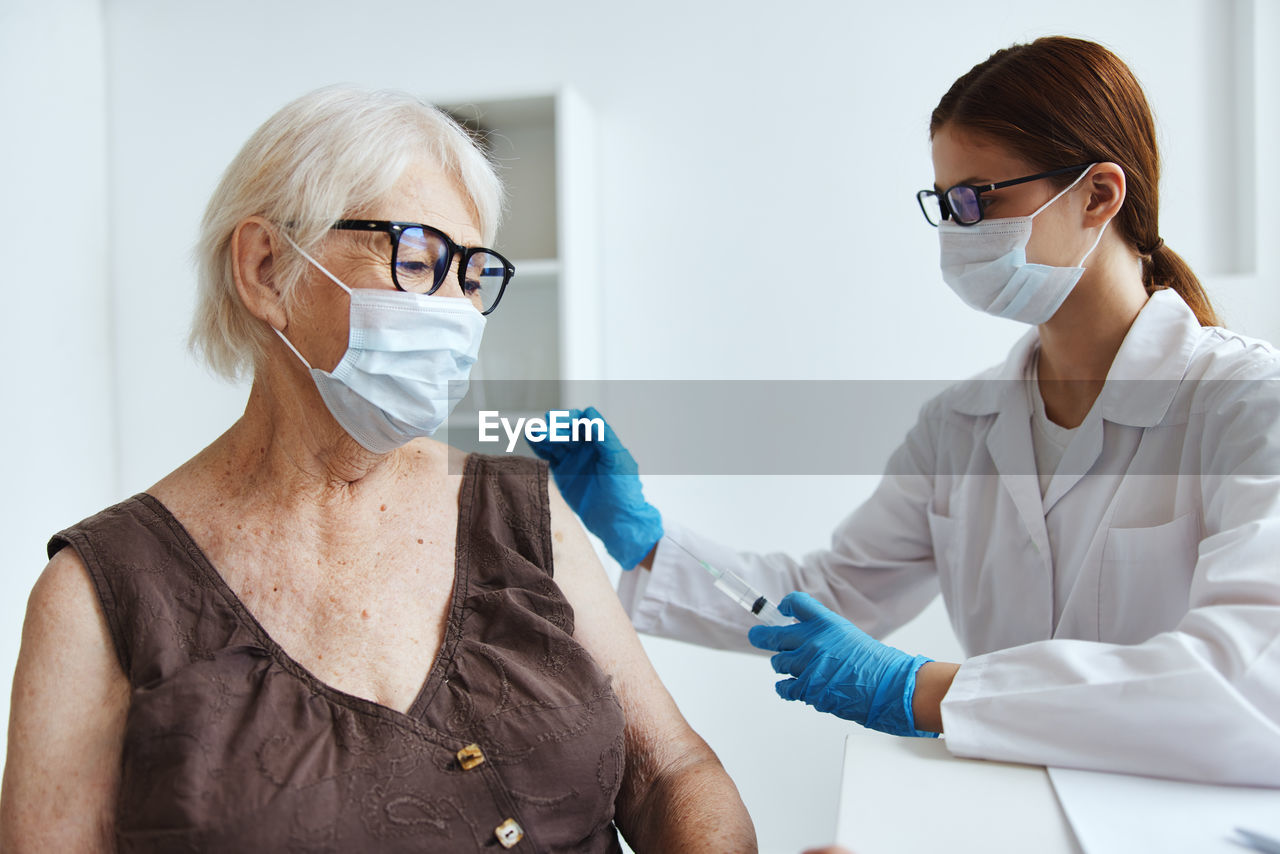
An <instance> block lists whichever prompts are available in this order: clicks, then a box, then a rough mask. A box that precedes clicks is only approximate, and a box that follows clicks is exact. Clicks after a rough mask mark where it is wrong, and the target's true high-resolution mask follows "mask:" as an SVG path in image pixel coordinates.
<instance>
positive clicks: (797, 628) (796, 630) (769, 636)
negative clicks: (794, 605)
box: [747, 623, 811, 652]
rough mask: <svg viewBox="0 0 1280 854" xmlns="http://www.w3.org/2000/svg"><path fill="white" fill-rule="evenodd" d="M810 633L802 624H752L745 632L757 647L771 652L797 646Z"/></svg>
mask: <svg viewBox="0 0 1280 854" xmlns="http://www.w3.org/2000/svg"><path fill="white" fill-rule="evenodd" d="M810 635H811V632H809V631H806V630H805V627H804V626H803V624H800V623H796V624H793V625H790V626H752V627H751V629H750V631H748V632H747V640H749V641H750V642H751V645H752V646H754V647H756V648H757V649H767V650H771V651H772V652H785V651H787V650H793V649H796V648H797V647H799V646H800V645H801V644H803V643H804V642H805V640H807V639H808V638H809V636H810Z"/></svg>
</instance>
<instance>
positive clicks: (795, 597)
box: [778, 590, 836, 622]
mask: <svg viewBox="0 0 1280 854" xmlns="http://www.w3.org/2000/svg"><path fill="white" fill-rule="evenodd" d="M778 610H779V611H781V612H782V613H784V614H786V615H787V616H788V617H795V618H796V619H797V620H800V621H801V622H804V621H807V620H820V619H825V618H828V617H836V614H835V613H833V612H832V611H831V610H829V609H828V608H827V607H826V606H825V605H823V604H822V603H821V602H819V601H818V600H817V599H814V598H813V597H812V596H810V595H809V594H808V593H804V592H802V591H798V590H797V591H795V592H792V593H788V594H787V595H786V596H783V597H782V601H781V602H779V603H778Z"/></svg>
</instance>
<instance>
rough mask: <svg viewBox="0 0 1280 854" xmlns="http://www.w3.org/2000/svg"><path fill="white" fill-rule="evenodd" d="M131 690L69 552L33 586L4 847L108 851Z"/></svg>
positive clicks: (15, 708) (14, 716) (4, 804)
mask: <svg viewBox="0 0 1280 854" xmlns="http://www.w3.org/2000/svg"><path fill="white" fill-rule="evenodd" d="M128 702H129V685H128V680H127V679H126V678H125V675H124V672H123V671H122V670H121V667H120V663H119V661H118V659H117V657H116V654H115V648H114V646H113V644H112V641H111V637H110V632H109V630H108V628H107V622H106V619H105V617H104V615H103V613H102V609H101V607H100V605H99V604H98V597H97V594H96V593H95V592H94V589H93V584H92V582H91V581H90V579H89V574H88V572H87V570H86V569H85V566H84V564H83V562H82V561H81V560H80V557H79V556H78V555H77V554H76V552H75V550H74V549H72V548H64V549H63V550H62V551H60V552H58V553H57V554H56V555H54V557H53V559H52V560H50V561H49V564H48V565H47V566H46V567H45V569H44V571H43V572H42V573H41V574H40V577H39V579H37V581H36V584H35V586H34V587H33V588H32V591H31V596H30V598H29V599H28V602H27V614H26V619H25V621H24V622H23V626H22V647H21V650H20V651H19V654H18V663H17V667H16V669H15V671H14V679H13V704H12V707H11V709H10V719H9V747H8V758H7V762H6V764H5V771H4V783H3V786H4V790H3V797H0V848H3V849H4V850H5V851H27V850H84V851H95V850H100V849H104V850H105V849H108V848H109V842H110V836H109V828H110V824H111V820H110V816H111V815H112V810H113V808H114V803H115V792H116V787H117V783H118V777H119V770H118V768H119V758H120V747H121V740H122V738H123V727H124V717H125V714H126V712H127V709H128Z"/></svg>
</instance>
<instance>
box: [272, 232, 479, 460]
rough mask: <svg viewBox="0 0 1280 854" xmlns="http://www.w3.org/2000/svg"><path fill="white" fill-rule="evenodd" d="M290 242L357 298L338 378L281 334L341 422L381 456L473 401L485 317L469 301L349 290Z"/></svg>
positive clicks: (433, 428)
mask: <svg viewBox="0 0 1280 854" xmlns="http://www.w3.org/2000/svg"><path fill="white" fill-rule="evenodd" d="M286 239H288V238H287V237H286ZM289 242H290V243H292V244H293V247H294V248H295V249H297V250H298V252H300V253H301V254H302V257H304V258H306V259H307V260H308V261H309V262H311V264H312V265H314V266H315V267H316V269H318V270H319V271H320V272H322V273H324V274H325V275H326V276H328V277H329V278H330V279H331V280H332V281H333V282H334V283H335V284H336V285H337V286H338V287H340V288H342V289H343V290H344V291H346V292H347V293H348V294H350V295H351V313H350V320H349V325H350V330H351V331H350V335H349V337H348V339H347V352H346V353H345V354H343V356H342V360H341V361H339V362H338V364H337V366H336V367H335V368H334V369H333V371H332V372H330V371H324V370H321V369H319V368H313V367H311V364H310V363H309V362H308V361H307V360H306V359H305V358H304V357H303V355H302V354H301V353H299V352H298V349H297V348H296V347H294V346H293V344H292V343H291V342H290V341H289V339H288V338H285V336H284V334H283V333H281V332H280V330H278V329H277V330H276V331H275V332H276V334H277V335H279V336H280V338H281V340H282V341H284V343H285V344H287V345H288V346H289V349H290V350H292V351H293V353H294V355H296V356H297V357H298V358H299V359H300V360H301V361H302V364H304V365H306V366H307V370H309V371H310V372H311V376H312V378H313V379H314V380H315V383H316V388H318V389H319V390H320V397H321V398H323V399H324V403H325V406H327V407H328V408H329V412H330V414H332V415H333V417H334V420H336V421H337V422H338V424H340V425H341V426H342V429H343V430H346V431H347V433H349V434H350V435H351V438H353V439H355V440H356V441H357V442H359V443H360V445H361V446H362V447H364V448H366V449H368V450H370V451H372V452H374V453H375V454H385V453H387V452H388V451H391V450H393V449H395V448H398V447H400V446H401V445H403V444H405V443H406V442H409V441H410V440H412V439H416V438H418V437H420V436H430V435H432V434H433V433H435V432H436V430H438V429H439V428H440V425H441V424H443V423H444V420H445V419H446V418H448V417H449V413H450V412H452V411H453V408H454V407H455V406H457V404H458V401H460V400H462V398H463V397H465V396H466V393H467V382H468V376H469V375H470V372H471V366H472V365H473V364H475V361H476V356H477V354H478V353H479V351H480V339H481V336H482V335H483V334H484V326H485V318H484V315H482V314H481V313H480V312H479V311H478V310H476V307H475V306H474V305H472V303H471V301H470V300H466V299H459V298H454V297H443V296H434V295H432V296H428V295H426V294H415V293H406V292H404V291H383V290H373V289H369V288H354V289H353V288H349V287H347V286H346V285H345V284H343V283H342V282H341V281H340V280H339V279H338V277H337V276H335V275H333V274H332V273H330V272H329V271H328V270H326V269H325V268H324V267H323V266H322V265H321V264H320V263H319V262H317V261H316V260H315V259H314V258H312V257H311V256H310V255H308V254H307V253H306V252H303V250H302V248H301V247H299V246H298V244H296V243H294V242H293V241H292V240H289Z"/></svg>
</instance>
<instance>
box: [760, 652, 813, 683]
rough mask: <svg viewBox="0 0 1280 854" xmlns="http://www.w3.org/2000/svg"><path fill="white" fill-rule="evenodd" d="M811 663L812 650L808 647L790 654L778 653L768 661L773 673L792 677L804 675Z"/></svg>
mask: <svg viewBox="0 0 1280 854" xmlns="http://www.w3.org/2000/svg"><path fill="white" fill-rule="evenodd" d="M812 661H813V650H812V649H811V648H810V647H809V646H808V645H805V646H802V647H800V649H797V650H793V651H791V652H780V653H778V654H777V655H775V656H772V657H771V658H770V659H769V663H770V664H772V665H773V669H774V671H775V672H777V673H790V674H791V675H792V676H799V675H800V674H802V673H804V672H805V671H806V670H807V669H808V667H809V665H810V663H811V662H812Z"/></svg>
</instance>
